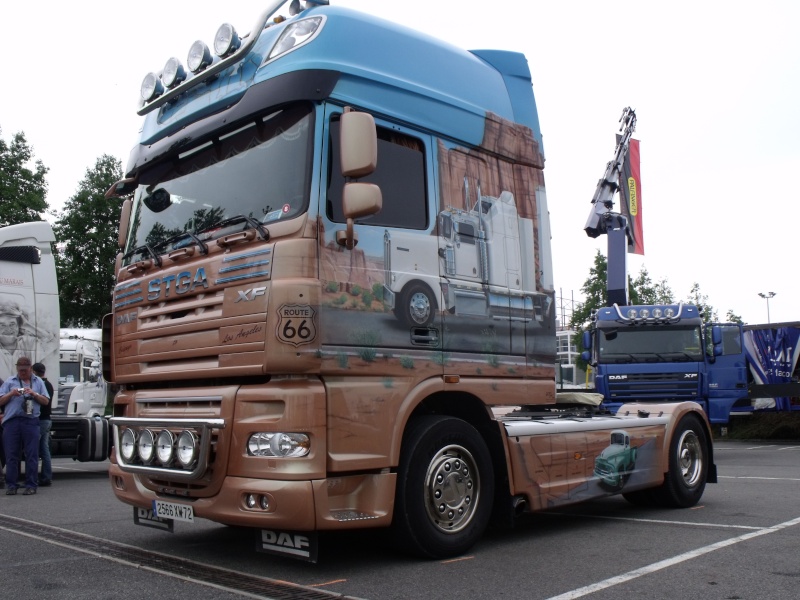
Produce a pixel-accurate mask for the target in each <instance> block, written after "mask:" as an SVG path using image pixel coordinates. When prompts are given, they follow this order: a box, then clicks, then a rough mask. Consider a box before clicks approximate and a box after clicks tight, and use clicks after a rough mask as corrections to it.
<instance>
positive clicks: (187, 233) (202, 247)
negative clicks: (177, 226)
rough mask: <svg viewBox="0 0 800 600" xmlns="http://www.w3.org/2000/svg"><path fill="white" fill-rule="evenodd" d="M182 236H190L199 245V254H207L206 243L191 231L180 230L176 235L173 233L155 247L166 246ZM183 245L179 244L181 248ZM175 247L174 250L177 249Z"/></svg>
mask: <svg viewBox="0 0 800 600" xmlns="http://www.w3.org/2000/svg"><path fill="white" fill-rule="evenodd" d="M184 237H190V238H192V241H193V242H194V243H195V244H197V245H198V246H200V254H208V244H206V243H205V242H204V241H203V240H201V239H200V238H199V237H197V236H196V235H195V234H194V233H193V232H191V231H181V232H180V233H178V234H176V235H173V236H172V237H171V238H169V239H167V240H164V241H163V242H159V244H158V245H157V246H156V248H157V249H158V248H166V247H167V246H169V245H170V244H173V245H174V244H175V242H177V241H178V240H179V239H181V238H184ZM183 247H184V246H181V248H183ZM177 249H178V248H175V250H177Z"/></svg>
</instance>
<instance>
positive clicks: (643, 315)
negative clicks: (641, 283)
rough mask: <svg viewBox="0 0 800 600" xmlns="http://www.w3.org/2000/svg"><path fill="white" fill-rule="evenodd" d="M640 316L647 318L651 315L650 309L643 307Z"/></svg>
mask: <svg viewBox="0 0 800 600" xmlns="http://www.w3.org/2000/svg"><path fill="white" fill-rule="evenodd" d="M639 316H641V317H642V318H643V319H646V318H647V317H649V316H650V311H649V310H647V309H646V308H643V309H642V310H641V312H640V313H639Z"/></svg>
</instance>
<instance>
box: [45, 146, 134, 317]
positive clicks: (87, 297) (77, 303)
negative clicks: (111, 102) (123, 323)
mask: <svg viewBox="0 0 800 600" xmlns="http://www.w3.org/2000/svg"><path fill="white" fill-rule="evenodd" d="M121 178H122V164H121V163H120V161H119V160H118V159H116V158H114V157H112V156H109V155H107V154H104V155H103V156H101V157H100V158H98V159H97V162H96V163H95V165H94V167H93V168H91V169H86V175H85V176H84V178H83V180H82V181H81V182H80V183H79V184H78V191H77V192H76V193H75V195H74V196H72V198H70V199H69V200H68V201H67V203H66V204H65V205H64V211H63V212H62V213H60V214H58V215H56V216H57V219H58V220H57V221H56V224H55V226H54V227H53V229H54V230H55V234H56V239H57V240H58V244H57V246H58V251H57V252H56V269H57V276H58V289H59V295H60V297H61V323H62V326H71V327H97V326H98V325H99V323H100V322H101V320H102V318H103V315H105V314H106V313H108V312H110V311H111V302H110V299H111V289H112V287H113V286H114V262H115V258H116V254H117V250H118V247H117V239H118V230H119V217H120V211H121V209H122V204H121V203H120V202H119V200H107V199H106V198H105V193H106V190H108V188H110V187H111V186H112V185H113V184H114V183H115V182H117V181H119V180H120V179H121Z"/></svg>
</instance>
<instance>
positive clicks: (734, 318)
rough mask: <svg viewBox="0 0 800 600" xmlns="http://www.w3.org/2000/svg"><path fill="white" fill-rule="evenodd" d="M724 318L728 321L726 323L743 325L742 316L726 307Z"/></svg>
mask: <svg viewBox="0 0 800 600" xmlns="http://www.w3.org/2000/svg"><path fill="white" fill-rule="evenodd" d="M725 320H726V321H728V323H739V324H740V325H744V321H743V320H742V317H740V316H739V315H737V314H736V313H735V312H733V310H732V309H730V308H729V309H728V312H727V313H726V314H725Z"/></svg>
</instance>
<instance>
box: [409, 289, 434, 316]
mask: <svg viewBox="0 0 800 600" xmlns="http://www.w3.org/2000/svg"><path fill="white" fill-rule="evenodd" d="M408 313H409V315H410V316H411V319H412V320H413V321H414V322H415V323H420V324H421V323H426V322H427V321H428V317H429V315H430V314H431V301H430V298H428V295H427V294H425V293H424V292H415V293H414V294H412V295H411V297H410V298H409V299H408Z"/></svg>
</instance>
